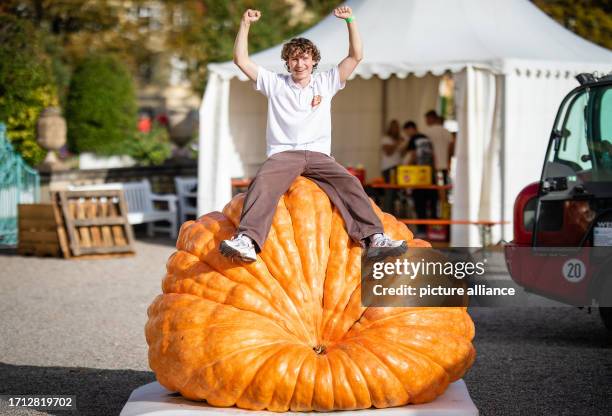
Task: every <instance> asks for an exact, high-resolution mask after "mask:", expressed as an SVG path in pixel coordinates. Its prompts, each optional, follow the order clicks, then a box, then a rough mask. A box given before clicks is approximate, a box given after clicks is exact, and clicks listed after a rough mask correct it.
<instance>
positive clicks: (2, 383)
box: [0, 363, 155, 415]
mask: <svg viewBox="0 0 612 416" xmlns="http://www.w3.org/2000/svg"><path fill="white" fill-rule="evenodd" d="M153 381H155V375H154V374H153V372H150V371H135V370H104V369H97V368H83V367H36V366H29V365H12V364H6V363H0V394H45V395H57V394H61V395H75V396H76V406H77V409H78V410H77V411H76V412H70V413H73V414H79V415H118V414H119V413H120V412H121V409H122V408H123V406H124V405H125V403H126V402H127V399H128V397H129V396H130V394H131V393H132V391H133V390H134V389H136V388H138V387H140V386H142V385H144V384H148V383H151V382H153ZM1 407H2V406H0V408H1ZM47 414H49V415H66V414H69V413H68V412H66V411H65V410H48V411H47Z"/></svg>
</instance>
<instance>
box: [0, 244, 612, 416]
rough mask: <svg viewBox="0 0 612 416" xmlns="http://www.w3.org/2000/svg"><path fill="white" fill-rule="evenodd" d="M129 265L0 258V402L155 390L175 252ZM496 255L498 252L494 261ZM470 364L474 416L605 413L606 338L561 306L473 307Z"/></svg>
mask: <svg viewBox="0 0 612 416" xmlns="http://www.w3.org/2000/svg"><path fill="white" fill-rule="evenodd" d="M136 249H137V255H136V256H133V257H129V258H121V259H105V260H62V259H52V258H35V257H21V256H16V255H10V254H6V253H4V254H2V253H0V394H13V395H17V394H47V395H53V394H56V395H57V394H63V395H75V396H76V402H77V408H78V411H77V412H66V411H57V410H54V411H48V412H46V413H45V412H42V411H36V410H32V409H27V410H24V409H9V408H8V406H7V402H4V401H0V414H2V415H39V414H48V415H66V414H82V415H116V414H118V413H119V412H120V411H121V409H122V407H123V405H124V404H125V402H126V401H127V399H128V397H129V395H130V393H131V392H132V391H133V390H134V389H135V388H137V387H139V386H141V385H143V384H147V383H149V382H152V381H154V380H155V376H154V374H153V373H152V372H151V371H150V370H149V368H148V363H147V345H146V342H145V338H144V325H145V322H146V309H147V307H148V305H149V304H150V302H151V301H152V300H153V298H154V297H155V296H156V295H157V294H158V293H160V292H161V279H162V276H163V273H164V268H165V262H166V260H167V258H168V257H169V256H170V254H171V253H172V252H173V250H174V248H173V246H172V242H170V241H168V240H163V239H157V240H139V241H137V243H136ZM497 255H499V254H497ZM470 314H471V315H472V317H473V318H474V321H475V323H476V338H475V346H476V350H477V352H478V356H477V359H476V362H475V364H474V366H473V368H472V369H471V370H470V371H469V373H468V374H467V375H466V377H465V380H466V383H467V386H468V389H469V391H470V394H471V396H472V399H473V400H474V402H475V404H476V406H477V407H478V409H479V410H480V413H481V415H506V414H507V415H610V414H612V337H611V336H610V334H609V333H608V332H607V331H606V330H605V328H604V326H603V324H602V323H601V321H600V319H599V316H598V313H597V311H596V310H595V311H594V313H592V314H588V313H587V312H586V311H585V310H579V309H576V308H571V307H538V308H535V307H529V308H472V309H471V310H470Z"/></svg>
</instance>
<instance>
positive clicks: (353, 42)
mask: <svg viewBox="0 0 612 416" xmlns="http://www.w3.org/2000/svg"><path fill="white" fill-rule="evenodd" d="M334 16H336V17H337V18H338V19H348V18H349V17H352V16H353V11H352V10H351V8H350V7H348V6H343V7H337V8H336V9H334ZM346 26H347V28H348V32H349V53H348V56H347V57H346V58H344V59H343V60H342V61H341V62H340V63H339V64H338V72H339V73H340V82H341V83H342V84H344V83H345V82H346V80H347V79H348V77H349V76H350V75H351V74H352V73H353V71H354V70H355V68H357V65H358V64H359V61H361V60H362V59H363V46H362V45H361V37H360V36H359V31H358V30H357V23H356V22H354V21H353V19H351V21H350V22H349V23H347V25H346Z"/></svg>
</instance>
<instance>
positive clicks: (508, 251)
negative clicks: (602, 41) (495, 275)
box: [505, 74, 612, 330]
mask: <svg viewBox="0 0 612 416" xmlns="http://www.w3.org/2000/svg"><path fill="white" fill-rule="evenodd" d="M577 79H578V81H579V82H580V84H581V85H580V86H579V87H577V88H575V89H574V90H573V91H571V92H570V93H569V94H568V95H567V96H566V97H565V99H564V100H563V101H562V103H561V106H560V108H559V111H558V113H557V117H556V119H555V123H554V126H553V130H552V133H551V136H550V141H549V144H548V150H547V153H546V159H545V161H544V167H543V170H542V177H541V179H540V181H539V182H536V183H532V184H530V185H528V186H527V187H525V188H524V189H523V190H522V191H521V192H520V193H519V195H518V197H517V198H516V201H515V205H514V240H513V241H512V242H510V243H508V244H507V245H506V246H505V255H506V264H507V267H508V271H509V272H510V275H511V276H512V279H513V280H514V281H515V282H516V283H518V284H519V285H520V286H522V287H524V288H525V289H526V290H527V291H530V292H534V293H537V294H539V295H542V296H544V297H547V298H550V299H555V300H558V301H561V302H563V303H567V304H571V305H576V306H586V307H591V306H598V307H599V312H600V315H601V317H602V319H603V321H604V323H605V325H606V327H607V328H608V329H609V330H612V301H611V300H610V299H611V298H612V75H607V76H604V77H601V78H596V77H594V76H593V75H591V74H581V75H579V76H578V77H577Z"/></svg>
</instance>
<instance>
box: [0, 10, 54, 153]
mask: <svg viewBox="0 0 612 416" xmlns="http://www.w3.org/2000/svg"><path fill="white" fill-rule="evenodd" d="M57 104H58V102H57V92H56V89H55V84H54V81H53V77H52V75H51V69H50V64H49V61H48V59H46V57H45V56H44V54H43V53H42V51H41V49H40V39H39V36H38V35H37V33H36V32H35V30H34V28H33V27H32V25H31V24H30V23H29V22H27V21H23V20H20V19H17V18H15V17H13V16H8V15H1V14H0V121H4V122H5V123H6V125H7V133H8V137H9V139H10V141H11V142H12V144H13V147H14V148H15V150H17V151H18V152H19V153H21V155H22V156H23V158H24V159H25V160H26V161H27V162H28V163H29V164H31V165H37V164H38V163H40V162H41V161H42V159H43V158H44V156H45V151H44V149H42V148H41V147H40V146H39V145H38V143H37V142H36V122H37V120H38V116H39V114H40V112H41V111H42V110H43V109H44V108H45V107H47V106H51V105H57Z"/></svg>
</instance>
